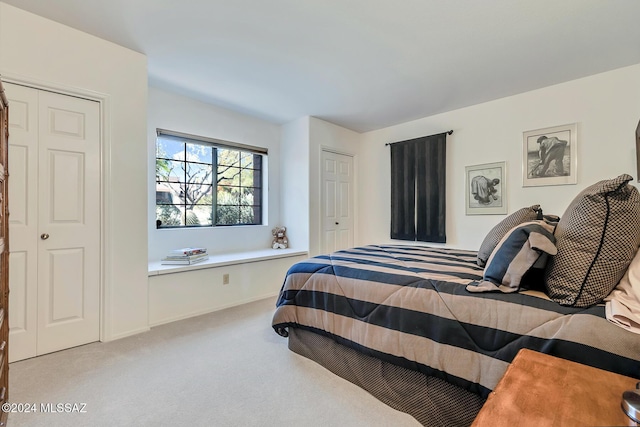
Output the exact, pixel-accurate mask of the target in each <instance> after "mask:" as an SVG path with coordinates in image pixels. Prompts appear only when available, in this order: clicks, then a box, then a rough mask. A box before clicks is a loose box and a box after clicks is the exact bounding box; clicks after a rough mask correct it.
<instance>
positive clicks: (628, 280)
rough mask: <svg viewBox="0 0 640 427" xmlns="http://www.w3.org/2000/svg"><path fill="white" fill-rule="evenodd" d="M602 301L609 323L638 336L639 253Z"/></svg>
mask: <svg viewBox="0 0 640 427" xmlns="http://www.w3.org/2000/svg"><path fill="white" fill-rule="evenodd" d="M604 300H605V301H606V304H605V313H606V316H607V319H608V320H609V321H611V322H613V323H615V324H616V325H618V326H620V327H622V328H624V329H627V330H628V331H631V332H634V333H636V334H640V251H638V252H636V255H635V257H634V258H633V260H631V264H630V265H629V268H627V271H626V273H624V276H622V280H620V283H618V285H617V286H616V287H615V288H614V290H613V291H611V293H610V294H609V295H608V296H607V297H606V298H605V299H604Z"/></svg>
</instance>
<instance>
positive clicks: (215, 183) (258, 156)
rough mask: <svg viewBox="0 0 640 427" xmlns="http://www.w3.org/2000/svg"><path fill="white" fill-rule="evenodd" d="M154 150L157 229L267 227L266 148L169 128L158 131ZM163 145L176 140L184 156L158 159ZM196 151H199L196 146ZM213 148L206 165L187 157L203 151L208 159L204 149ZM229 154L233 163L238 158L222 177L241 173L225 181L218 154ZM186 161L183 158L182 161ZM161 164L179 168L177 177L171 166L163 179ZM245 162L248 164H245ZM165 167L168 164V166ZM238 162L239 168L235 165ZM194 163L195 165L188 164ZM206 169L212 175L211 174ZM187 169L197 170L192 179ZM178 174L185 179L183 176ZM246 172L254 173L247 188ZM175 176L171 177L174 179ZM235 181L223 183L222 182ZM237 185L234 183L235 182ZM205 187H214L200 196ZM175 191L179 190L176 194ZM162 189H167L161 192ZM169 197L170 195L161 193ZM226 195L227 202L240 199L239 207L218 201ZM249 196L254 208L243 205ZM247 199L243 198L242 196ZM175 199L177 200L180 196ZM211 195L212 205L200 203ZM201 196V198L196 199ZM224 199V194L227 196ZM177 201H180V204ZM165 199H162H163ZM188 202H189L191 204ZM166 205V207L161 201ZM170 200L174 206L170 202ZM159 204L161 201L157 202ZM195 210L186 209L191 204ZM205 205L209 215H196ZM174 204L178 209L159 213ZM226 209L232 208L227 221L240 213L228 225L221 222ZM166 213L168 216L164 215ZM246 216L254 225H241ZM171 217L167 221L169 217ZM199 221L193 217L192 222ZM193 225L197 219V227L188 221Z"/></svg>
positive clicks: (249, 222) (250, 223) (198, 159)
mask: <svg viewBox="0 0 640 427" xmlns="http://www.w3.org/2000/svg"><path fill="white" fill-rule="evenodd" d="M156 134H157V136H156V143H155V144H156V149H155V163H156V177H155V182H156V202H155V211H156V228H158V229H191V228H215V227H233V226H247V225H249V226H255V225H263V224H264V214H265V211H264V209H265V193H266V185H265V182H266V181H265V169H266V168H265V165H266V158H267V156H268V149H266V148H263V147H256V146H251V145H246V144H240V143H235V142H231V141H224V140H220V139H215V138H207V137H202V136H197V135H192V134H185V133H181V132H175V131H169V130H165V129H156ZM162 141H167V142H171V141H174V142H177V143H179V144H183V147H182V149H183V150H184V151H183V153H184V154H183V155H182V156H180V155H178V156H176V153H180V151H179V150H178V151H177V152H176V153H174V154H170V155H165V156H161V155H159V154H160V152H159V146H160V143H161V142H162ZM197 146H202V147H204V148H202V149H200V150H198V149H197ZM194 147H195V148H194ZM207 149H210V153H211V154H210V158H209V162H206V161H204V160H203V159H200V158H196V159H195V160H193V159H191V160H190V159H189V153H190V150H191V152H196V151H202V150H204V151H205V157H207V154H206V150H207ZM225 152H226V153H230V154H227V156H230V157H231V158H232V159H233V158H235V159H236V160H235V161H234V162H233V163H230V164H228V165H222V167H223V168H226V169H224V170H223V171H222V173H223V174H224V173H225V172H227V171H229V170H234V171H235V170H237V172H236V173H235V174H233V175H231V176H230V177H227V178H224V175H223V177H222V178H221V177H220V174H221V169H220V165H219V160H220V155H221V153H225ZM247 155H251V156H253V157H252V158H249V159H248V158H247ZM180 157H182V158H180ZM159 161H162V162H166V163H169V164H171V163H173V164H177V165H178V166H177V170H178V172H179V173H178V174H173V168H171V169H169V172H167V175H165V176H161V175H159V173H158V171H159V169H158V164H159ZM245 162H246V163H245ZM166 163H165V164H166ZM236 163H237V165H236ZM190 165H196V166H190ZM207 169H209V172H208V173H207ZM188 171H196V172H193V175H190V173H189V172H188ZM203 171H204V178H203V180H201V181H200V180H199V179H202V178H199V179H196V180H195V181H194V179H193V178H194V177H195V176H196V175H197V174H198V173H200V172H203ZM180 173H182V174H183V176H179V175H180ZM246 173H250V174H253V176H252V177H251V179H250V180H249V181H248V185H247V184H246V183H244V179H243V178H244V176H245V174H246ZM172 174H173V176H172ZM225 179H227V180H229V179H230V180H231V181H227V182H224V183H222V184H221V182H222V181H223V180H225ZM234 181H235V182H234ZM203 186H205V187H206V186H210V187H211V188H210V189H209V190H208V191H205V192H204V193H202V192H201V191H200V190H201V189H202V187H203ZM189 187H194V188H195V187H197V188H198V189H197V190H195V189H194V190H193V191H194V192H195V193H196V194H195V195H194V194H189V197H187V194H188V193H189V191H190V190H189ZM177 188H179V189H180V190H179V191H178V190H177ZM159 189H163V190H164V191H162V190H159ZM221 191H223V193H221ZM163 193H168V194H163ZM225 194H226V195H228V198H229V199H233V198H236V197H237V203H233V202H234V201H233V200H231V201H229V199H227V200H226V201H225V202H226V203H219V202H220V196H221V195H222V196H224V195H225ZM248 194H251V195H252V196H253V197H251V198H249V200H250V202H249V203H251V204H245V203H243V201H246V199H245V197H246V196H247V195H248ZM243 195H244V196H245V197H243ZM176 196H177V197H176ZM207 196H208V197H211V203H210V204H207V203H202V204H201V203H200V200H201V199H202V198H203V197H207ZM196 197H197V199H196ZM225 197H226V196H225ZM176 198H177V199H178V201H176ZM163 199H164V200H163ZM188 200H190V201H188ZM163 201H164V202H165V203H162V202H163ZM167 201H169V202H170V203H166V202H167ZM159 202H160V203H159ZM190 204H191V207H188V206H190ZM198 205H200V206H204V207H205V208H204V209H205V211H206V210H208V209H210V212H209V215H208V217H207V213H206V212H205V214H204V215H205V216H204V217H203V215H202V214H197V213H196V210H194V208H195V207H196V206H198ZM170 206H173V207H174V208H175V209H167V210H164V212H163V213H162V214H161V213H160V211H159V210H158V208H159V207H170ZM220 206H226V207H229V208H230V209H228V210H227V212H225V213H224V215H225V216H226V218H227V221H228V219H229V216H231V218H232V219H233V216H234V215H236V214H237V218H236V219H237V221H235V222H230V221H229V222H225V223H220V221H221V215H223V214H222V213H221V212H220V209H219V207H220ZM187 211H191V212H193V214H192V215H191V216H189V215H188V213H187ZM163 215H164V216H163ZM243 215H245V217H244V218H245V219H246V218H252V221H242V219H243ZM167 217H168V218H167ZM194 217H195V219H194ZM201 218H205V221H206V223H205V224H202V223H200V220H201ZM162 219H164V220H165V224H166V221H167V220H169V221H174V222H175V221H179V224H176V223H172V224H170V225H165V224H163V223H162ZM189 221H193V223H191V224H190V223H189Z"/></svg>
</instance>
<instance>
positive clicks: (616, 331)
mask: <svg viewBox="0 0 640 427" xmlns="http://www.w3.org/2000/svg"><path fill="white" fill-rule="evenodd" d="M481 279H482V268H481V267H478V266H477V265H476V252H472V251H464V250H456V249H446V248H428V247H420V246H400V245H379V246H378V245H376V246H364V247H358V248H353V249H349V250H343V251H339V252H334V253H332V254H330V255H323V256H317V257H314V258H311V259H308V260H305V261H302V262H299V263H297V264H295V265H294V266H292V267H291V269H290V270H289V272H288V273H287V276H286V278H285V282H284V285H283V287H282V290H281V292H280V296H279V299H278V302H277V309H276V312H275V314H274V317H273V322H272V325H273V328H274V329H275V330H276V332H277V333H279V334H280V335H282V336H287V328H288V327H295V328H304V329H307V330H311V331H314V332H317V333H321V334H324V335H327V336H330V337H332V338H333V339H335V340H336V341H337V342H339V343H341V344H344V345H346V346H349V347H351V348H354V349H356V350H359V351H361V352H363V353H365V354H368V355H371V356H374V357H378V358H380V359H383V360H385V361H387V362H391V363H394V364H397V365H400V366H403V367H406V368H409V369H413V370H417V371H420V372H423V373H425V374H427V375H433V376H436V377H439V378H442V379H445V380H447V381H449V382H451V383H453V384H456V385H459V386H462V387H464V388H466V389H467V390H470V391H472V392H475V393H477V394H480V395H481V396H483V397H487V396H488V394H489V392H490V391H491V390H493V389H494V388H495V386H496V384H497V383H498V381H499V380H500V378H501V377H502V375H503V374H504V372H505V371H506V369H507V366H508V365H509V363H510V362H511V360H512V359H513V358H514V357H515V355H516V353H517V352H518V350H519V349H521V348H525V347H526V348H530V349H533V350H537V351H540V352H543V353H547V354H551V355H555V356H558V357H562V358H565V359H569V360H573V361H575V362H579V363H583V364H586V365H591V366H595V367H597V368H601V369H605V370H608V371H613V372H617V373H620V374H623V375H628V376H631V377H635V378H639V377H640V335H637V334H633V333H631V332H628V331H625V330H623V329H622V328H620V327H618V326H615V325H613V324H612V323H610V322H608V321H607V320H606V319H605V314H604V306H594V307H590V308H586V309H580V308H570V307H563V306H560V305H558V304H557V303H555V302H553V301H551V300H549V299H548V298H546V297H545V296H544V295H543V294H542V293H538V294H536V293H535V292H532V291H526V292H521V293H513V294H503V293H470V292H467V291H466V289H465V285H466V284H468V283H469V282H471V281H473V280H481Z"/></svg>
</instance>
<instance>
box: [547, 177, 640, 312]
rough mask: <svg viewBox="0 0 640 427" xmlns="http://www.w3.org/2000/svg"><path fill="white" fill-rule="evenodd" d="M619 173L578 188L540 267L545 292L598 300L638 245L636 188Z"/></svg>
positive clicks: (562, 299) (584, 303)
mask: <svg viewBox="0 0 640 427" xmlns="http://www.w3.org/2000/svg"><path fill="white" fill-rule="evenodd" d="M631 180H633V178H632V177H631V176H629V175H626V174H624V175H620V176H619V177H617V178H614V179H610V180H605V181H600V182H597V183H596V184H593V185H592V186H590V187H587V188H586V189H584V190H583V191H582V192H580V194H578V195H577V196H576V197H575V199H573V201H572V202H571V203H570V204H569V206H568V207H567V210H566V211H565V213H564V215H563V216H562V218H560V221H559V222H558V226H557V227H556V231H555V233H554V234H555V237H556V246H557V247H558V254H557V255H556V256H555V257H552V258H551V259H550V260H549V262H548V263H547V267H546V269H545V285H546V288H547V292H548V294H549V297H550V298H551V299H552V300H554V301H556V302H558V303H559V304H562V305H567V306H572V307H588V306H591V305H594V304H598V303H600V302H601V301H602V300H603V298H604V297H606V296H607V295H609V293H610V292H611V291H612V290H613V288H615V287H616V285H617V284H618V282H619V281H620V279H621V278H622V276H623V275H624V273H625V271H626V270H627V267H628V266H629V264H630V263H631V260H632V259H633V257H634V255H635V253H636V251H637V250H638V246H639V245H640V194H639V193H638V189H637V188H635V187H633V186H631V185H629V184H628V183H629V181H631Z"/></svg>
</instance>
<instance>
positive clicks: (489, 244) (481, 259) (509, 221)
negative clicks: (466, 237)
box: [478, 205, 542, 267]
mask: <svg viewBox="0 0 640 427" xmlns="http://www.w3.org/2000/svg"><path fill="white" fill-rule="evenodd" d="M539 211H540V205H533V206H531V207H528V208H522V209H520V210H517V211H515V212H514V213H512V214H511V215H509V216H508V217H506V218H505V219H503V220H502V221H500V222H499V223H498V224H497V225H496V226H495V227H493V228H492V229H491V231H489V233H488V234H487V235H486V236H485V238H484V240H483V241H482V244H481V245H480V249H479V250H478V265H479V266H480V267H484V266H485V264H486V263H487V260H488V259H489V257H490V256H491V252H493V250H494V249H495V247H496V246H497V245H498V242H499V241H500V239H502V238H503V237H504V235H505V234H507V233H508V232H509V230H511V229H512V228H513V227H515V226H517V225H520V224H522V223H523V222H529V221H534V220H536V219H540V218H538V212H539ZM540 214H542V212H541V211H540Z"/></svg>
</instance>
